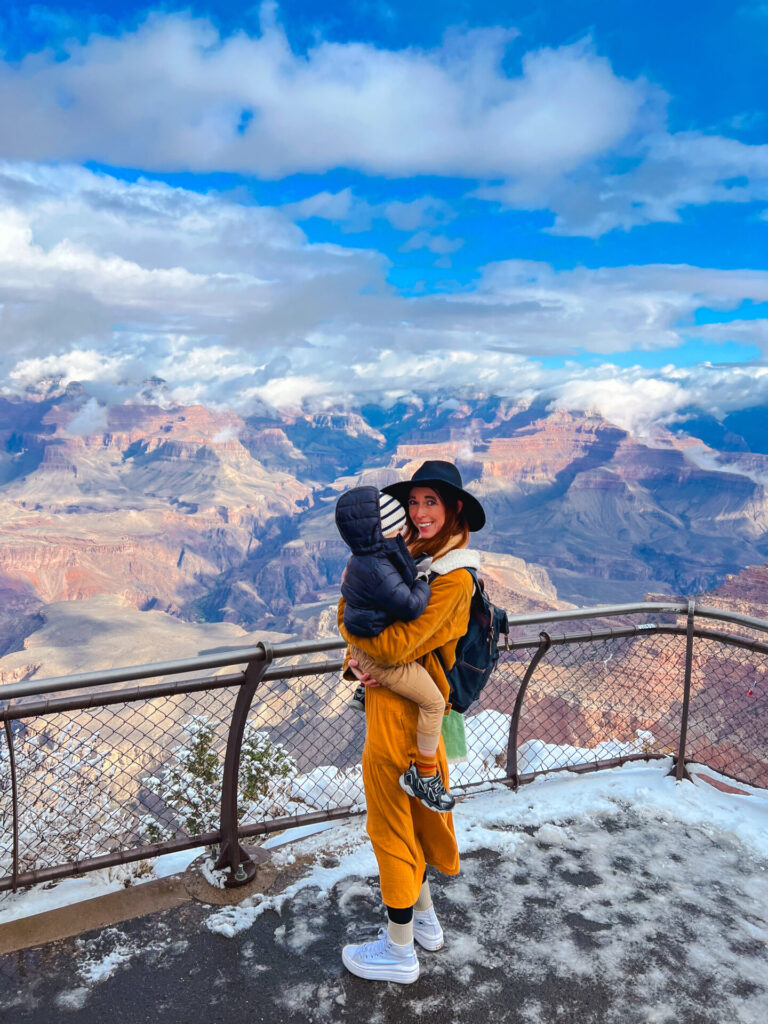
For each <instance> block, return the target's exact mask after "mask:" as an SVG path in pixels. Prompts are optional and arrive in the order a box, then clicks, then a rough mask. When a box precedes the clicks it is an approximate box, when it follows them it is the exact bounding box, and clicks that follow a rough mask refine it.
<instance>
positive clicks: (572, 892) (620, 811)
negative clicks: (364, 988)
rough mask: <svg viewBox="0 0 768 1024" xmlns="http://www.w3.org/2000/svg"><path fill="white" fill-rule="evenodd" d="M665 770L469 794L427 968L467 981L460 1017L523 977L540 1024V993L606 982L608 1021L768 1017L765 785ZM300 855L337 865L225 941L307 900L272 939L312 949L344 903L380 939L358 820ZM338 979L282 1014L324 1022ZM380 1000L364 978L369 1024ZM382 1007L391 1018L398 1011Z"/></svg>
mask: <svg viewBox="0 0 768 1024" xmlns="http://www.w3.org/2000/svg"><path fill="white" fill-rule="evenodd" d="M669 768H670V763H669V762H652V763H649V764H640V765H638V764H633V765H625V766H623V767H621V768H616V769H612V770H609V771H602V772H599V773H595V774H593V775H586V776H583V775H582V776H577V775H575V774H574V773H562V774H559V775H558V776H550V777H548V778H547V777H541V778H539V779H538V780H537V781H536V782H534V783H532V784H531V785H529V786H526V787H524V788H522V789H521V790H520V792H519V793H518V794H514V793H512V792H510V791H509V790H507V789H505V788H503V787H498V788H496V789H494V791H493V792H489V793H483V794H480V795H477V796H473V797H467V798H464V799H463V800H461V802H460V803H459V804H458V806H457V810H456V812H455V815H454V817H455V822H456V826H457V834H458V839H459V847H460V849H461V851H462V856H463V867H462V872H461V875H460V876H459V877H458V878H457V879H452V880H445V881H444V883H443V884H442V890H443V899H442V900H439V901H438V909H439V911H440V914H441V917H442V918H443V922H444V925H445V926H446V947H445V949H444V950H443V951H442V952H441V953H440V954H439V955H437V956H436V957H428V956H427V955H426V954H422V955H421V961H422V970H424V969H425V967H426V969H427V970H429V971H430V972H431V974H432V976H433V977H434V976H438V977H439V976H441V975H442V976H443V977H444V978H445V981H446V983H447V982H448V981H449V979H450V980H451V981H455V979H456V978H458V979H459V981H461V982H462V983H463V984H464V985H465V986H466V987H465V989H464V992H465V995H466V999H467V1000H468V1002H467V1003H466V1004H465V1005H464V1008H463V1012H464V1013H466V1014H467V1019H471V1012H470V1010H471V1007H472V1006H474V1007H475V1010H476V1012H477V1013H478V1014H480V1013H482V1012H483V1007H484V1005H485V1003H486V1002H487V1001H488V1000H489V999H492V998H495V997H500V994H501V993H502V991H503V989H504V987H505V986H508V985H509V984H510V983H511V982H510V973H509V972H510V971H513V973H514V977H515V985H522V986H523V988H524V989H526V988H527V989H528V990H529V991H530V993H531V995H530V998H529V999H528V1001H527V1002H526V1003H525V1004H524V1005H523V1006H521V1007H520V1013H521V1016H522V1018H523V1019H524V1020H525V1021H530V1022H531V1024H536V1022H539V1021H542V1020H550V1019H552V1018H551V1016H549V1015H548V1014H551V1007H550V1006H548V1007H547V1008H546V1009H545V1008H544V1006H543V1003H542V998H541V996H540V995H537V994H536V993H537V992H541V991H545V990H547V987H548V986H551V985H555V986H557V985H560V986H563V985H565V986H576V988H578V987H579V986H582V987H584V988H585V989H586V988H590V987H591V988H595V987H596V988H597V990H598V992H599V993H602V998H604V1000H605V1004H606V1005H605V1011H604V1016H603V1018H602V1019H603V1021H604V1024H620V1022H621V1024H625V1022H626V1021H629V1020H633V1021H634V1020H638V1021H643V1022H644V1024H652V1022H658V1024H663V1022H668V1021H669V1022H671V1021H673V1020H679V1019H686V1018H687V1017H689V1016H690V1015H691V1014H693V1016H692V1017H690V1019H696V1020H699V1019H701V1020H707V1021H709V1020H710V1019H711V1020H713V1021H717V1022H718V1024H721V1022H723V1021H726V1020H728V1021H738V1022H743V1024H764V1022H765V1020H766V1019H768V794H766V793H765V792H764V791H760V790H750V789H749V787H744V789H745V795H734V794H729V793H724V792H721V791H719V790H717V789H715V788H713V787H712V786H711V785H709V784H707V783H706V782H704V781H702V780H701V779H697V781H695V782H694V784H693V785H691V784H690V783H688V782H682V783H676V782H675V781H674V779H672V778H670V777H669V776H668V774H667V773H668V771H669ZM702 771H704V770H703V769H702ZM706 773H707V775H708V776H710V777H712V776H714V773H712V772H710V771H709V770H708V769H707V770H706ZM286 850H287V848H285V850H284V851H283V852H282V853H279V854H276V859H277V858H278V857H280V856H286V855H287V854H286ZM293 852H294V853H299V852H302V853H312V852H316V853H318V854H320V852H322V855H323V862H324V863H326V864H328V858H329V857H330V858H331V866H323V862H321V863H318V864H317V865H316V866H315V867H314V869H313V871H312V872H311V873H310V874H309V875H308V876H307V877H306V878H304V879H302V880H301V881H299V882H297V883H295V884H294V885H293V886H291V887H290V888H289V889H288V890H286V891H285V892H284V893H283V894H281V895H280V896H278V897H272V898H266V899H265V898H261V897H258V896H257V897H253V898H252V899H251V900H249V901H248V903H247V904H245V905H241V906H239V907H230V908H225V909H221V910H217V911H216V912H214V913H212V914H211V915H210V917H209V918H208V921H207V926H208V928H210V929H211V930H212V931H214V932H216V933H218V934H220V935H224V936H227V937H230V938H232V937H235V936H238V934H239V933H240V932H242V931H244V930H246V929H248V928H249V927H251V925H252V924H253V922H254V921H255V920H256V918H257V917H258V916H260V915H261V914H262V913H264V912H265V911H266V910H276V911H277V912H278V913H280V914H281V916H282V917H283V918H284V919H285V920H286V921H287V920H288V917H289V915H288V913H287V905H288V904H290V905H291V908H292V909H293V910H295V907H296V903H297V901H298V902H299V903H305V906H304V909H303V911H302V912H301V913H300V914H296V913H294V914H293V924H292V925H291V927H290V928H288V927H287V926H286V924H283V925H281V926H279V927H278V928H277V929H276V931H275V933H274V934H275V941H276V942H277V943H278V944H280V945H282V946H283V947H284V948H285V949H286V951H287V952H288V953H293V954H302V955H304V954H307V955H311V951H312V949H313V947H314V946H315V945H316V944H317V943H321V942H322V939H323V931H324V927H325V914H324V910H323V903H324V899H323V898H324V897H326V898H327V899H328V900H329V901H331V902H333V901H336V902H337V904H338V907H339V909H340V910H341V911H342V912H345V911H347V910H348V912H349V914H350V916H351V918H352V920H351V925H352V928H353V931H354V932H356V934H359V933H360V925H361V916H364V917H367V918H368V923H369V926H370V927H369V932H370V936H371V937H373V935H374V934H375V929H376V927H377V926H378V925H379V924H380V923H381V908H380V904H379V897H378V894H377V889H376V886H375V876H376V865H375V861H374V859H373V855H372V853H371V849H370V845H369V844H368V842H367V839H366V836H365V834H364V831H363V823H362V822H355V823H348V824H346V825H344V826H342V827H340V828H339V829H337V830H334V831H333V832H332V833H329V834H326V835H324V836H322V837H313V838H311V839H309V840H306V841H304V842H302V843H301V844H298V846H297V849H296V850H294V851H293ZM361 910H362V915H361ZM297 917H298V921H297V920H296V918H297ZM353 941H354V940H353ZM425 961H426V962H427V963H426V964H425ZM344 984H345V979H344V977H343V975H342V978H341V980H340V981H339V982H338V983H333V982H331V981H329V980H328V979H327V978H326V980H324V981H322V982H319V981H317V980H315V981H307V982H306V983H305V984H303V985H302V986H299V987H293V988H291V989H290V991H289V992H287V993H286V994H285V997H284V1000H283V1008H284V1009H285V1010H287V1011H293V1012H300V1011H301V1009H302V1007H303V1008H304V1009H306V1008H307V1007H309V1006H312V1007H319V1016H320V1017H321V1018H322V1017H323V1016H324V1015H325V1016H326V1017H327V1018H328V1019H334V1014H333V1007H334V1004H335V1003H338V1001H339V999H340V998H343V996H344V992H345V988H344ZM415 988H416V986H414V989H415ZM382 998H383V997H381V996H380V990H379V989H377V987H376V986H373V987H371V999H372V1001H373V1005H372V1010H371V1019H372V1020H375V1019H377V1002H376V1001H377V1000H381V999H382ZM438 1003H439V1000H438ZM437 1006H438V1004H437V1003H435V996H434V995H430V997H429V999H426V1000H423V1005H421V1004H419V1003H418V1001H417V1002H416V1003H409V1007H410V1009H411V1010H412V1011H415V1012H416V1013H423V1012H427V1011H428V1010H436V1009H437ZM378 1010H379V1011H380V1015H381V1019H386V1017H387V1004H386V1003H385V1002H382V1003H381V1006H380V1007H378ZM710 1012H711V1013H712V1014H714V1016H712V1017H710V1016H707V1014H709V1013H710ZM697 1014H704V1015H703V1016H697ZM462 1019H464V1018H462Z"/></svg>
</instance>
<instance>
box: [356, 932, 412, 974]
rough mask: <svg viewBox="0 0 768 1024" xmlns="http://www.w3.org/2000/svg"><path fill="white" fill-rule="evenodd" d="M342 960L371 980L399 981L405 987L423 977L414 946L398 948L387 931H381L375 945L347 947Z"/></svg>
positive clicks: (366, 944) (364, 944)
mask: <svg viewBox="0 0 768 1024" xmlns="http://www.w3.org/2000/svg"><path fill="white" fill-rule="evenodd" d="M341 960H342V963H343V964H344V966H345V967H346V968H347V970H348V971H351V973H352V974H356V975H357V977H358V978H366V979H367V980H368V981H397V982H399V983H400V984H401V985H410V984H411V982H414V981H416V979H417V978H418V976H419V961H418V960H417V958H416V950H415V949H414V948H413V943H412V942H409V943H408V945H407V946H398V945H397V943H395V942H393V941H392V940H391V939H390V937H389V935H388V934H387V929H386V928H380V929H379V937H378V939H374V940H373V942H363V943H362V945H360V946H345V947H344V949H342V951H341Z"/></svg>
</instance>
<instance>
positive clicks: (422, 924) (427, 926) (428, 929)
mask: <svg viewBox="0 0 768 1024" xmlns="http://www.w3.org/2000/svg"><path fill="white" fill-rule="evenodd" d="M413 937H414V939H415V941H416V942H418V944H419V945H420V946H421V948H422V949H428V950H430V952H432V953H434V951H435V950H436V949H442V948H443V945H444V939H443V929H442V928H441V927H440V922H439V921H438V920H437V914H436V913H435V908H434V907H430V908H429V910H414V912H413Z"/></svg>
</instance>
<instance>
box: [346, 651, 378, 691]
mask: <svg viewBox="0 0 768 1024" xmlns="http://www.w3.org/2000/svg"><path fill="white" fill-rule="evenodd" d="M349 668H351V669H352V672H353V674H354V676H355V678H356V679H357V681H358V682H359V683H360V685H361V686H381V683H377V682H376V680H375V679H374V678H373V676H372V675H369V673H368V672H363V671H362V669H361V668H360V664H359V662H357V661H355V659H354V658H350V659H349Z"/></svg>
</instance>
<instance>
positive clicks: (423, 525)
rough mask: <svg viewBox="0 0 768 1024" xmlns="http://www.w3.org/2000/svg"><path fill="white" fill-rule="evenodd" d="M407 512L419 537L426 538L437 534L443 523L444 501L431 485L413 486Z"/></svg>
mask: <svg viewBox="0 0 768 1024" xmlns="http://www.w3.org/2000/svg"><path fill="white" fill-rule="evenodd" d="M408 514H409V515H410V517H411V522H412V523H413V525H414V526H415V527H416V529H417V530H418V531H419V537H420V538H421V539H422V540H427V539H428V538H430V537H434V536H435V535H436V534H438V533H439V532H440V530H442V528H443V526H444V524H445V503H444V502H443V499H442V498H441V497H440V495H439V494H438V493H437V491H433V490H432V488H431V487H414V488H412V489H411V493H410V497H409V498H408Z"/></svg>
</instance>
